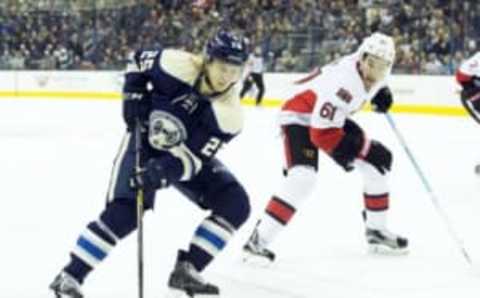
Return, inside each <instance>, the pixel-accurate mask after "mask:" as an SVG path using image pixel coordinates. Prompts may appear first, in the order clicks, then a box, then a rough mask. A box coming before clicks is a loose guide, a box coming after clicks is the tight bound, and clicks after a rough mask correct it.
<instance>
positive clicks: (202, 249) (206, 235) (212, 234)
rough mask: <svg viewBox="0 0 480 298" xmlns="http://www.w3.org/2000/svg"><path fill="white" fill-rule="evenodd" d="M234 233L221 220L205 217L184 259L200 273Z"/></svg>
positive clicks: (232, 229) (231, 228) (229, 226)
mask: <svg viewBox="0 0 480 298" xmlns="http://www.w3.org/2000/svg"><path fill="white" fill-rule="evenodd" d="M234 232H235V229H234V227H233V226H232V225H231V224H230V223H228V222H227V221H226V220H224V219H223V218H221V217H218V216H210V217H207V218H206V219H205V220H204V221H203V222H202V223H201V224H200V226H199V227H198V228H197V230H196V231H195V234H194V235H193V239H192V242H191V244H190V249H189V251H188V252H187V253H186V259H188V260H189V261H190V262H191V263H192V264H193V265H194V266H195V268H196V269H197V270H198V271H202V270H203V269H204V268H205V267H206V266H207V265H208V264H209V263H210V262H211V261H212V260H213V258H215V256H216V255H217V254H218V253H219V252H220V251H222V250H223V248H224V247H225V246H226V244H227V242H228V240H230V238H231V237H232V235H233V233H234Z"/></svg>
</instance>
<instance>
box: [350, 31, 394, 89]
mask: <svg viewBox="0 0 480 298" xmlns="http://www.w3.org/2000/svg"><path fill="white" fill-rule="evenodd" d="M358 52H359V53H360V57H361V58H360V59H361V61H362V64H363V65H364V66H363V71H364V72H366V73H365V74H366V75H367V77H369V79H370V80H374V81H380V80H382V79H384V78H385V77H386V76H387V75H388V74H389V73H390V72H391V70H392V66H393V63H394V62H395V43H394V41H393V38H391V37H390V36H388V35H386V34H383V33H379V32H375V33H373V34H372V35H370V36H368V37H367V38H365V39H364V40H363V42H362V44H361V45H360V48H359V49H358Z"/></svg>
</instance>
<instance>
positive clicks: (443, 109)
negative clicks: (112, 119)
mask: <svg viewBox="0 0 480 298" xmlns="http://www.w3.org/2000/svg"><path fill="white" fill-rule="evenodd" d="M8 98H9V99H12V98H21V99H52V100H120V99H121V94H120V93H117V92H69V91H0V99H8ZM242 103H243V104H244V105H246V106H254V105H255V100H254V99H253V98H248V97H247V98H245V99H244V100H242ZM282 103H283V100H281V99H271V98H265V99H264V100H263V101H262V107H268V108H275V107H280V106H281V105H282ZM362 110H363V111H371V107H370V106H369V105H366V106H365V107H364V108H363V109H362ZM391 111H392V112H393V113H399V114H421V115H436V116H453V117H465V116H468V113H467V111H465V109H464V108H463V107H461V106H434V105H413V104H395V105H394V106H393V107H392V110H391Z"/></svg>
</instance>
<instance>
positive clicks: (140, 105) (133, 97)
mask: <svg viewBox="0 0 480 298" xmlns="http://www.w3.org/2000/svg"><path fill="white" fill-rule="evenodd" d="M148 102H149V101H148V96H146V95H145V94H144V93H141V92H125V93H123V111H122V112H123V120H125V123H126V124H127V130H128V131H133V130H134V127H135V122H136V120H137V119H140V120H141V121H143V120H145V119H147V118H148V116H147V115H148V111H149V104H148Z"/></svg>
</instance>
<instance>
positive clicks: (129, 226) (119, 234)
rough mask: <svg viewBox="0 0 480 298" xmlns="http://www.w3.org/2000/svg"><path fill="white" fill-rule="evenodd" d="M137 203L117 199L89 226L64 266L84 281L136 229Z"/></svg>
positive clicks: (71, 273) (79, 238)
mask: <svg viewBox="0 0 480 298" xmlns="http://www.w3.org/2000/svg"><path fill="white" fill-rule="evenodd" d="M135 208H136V206H135V204H134V203H132V202H131V201H130V200H122V199H118V200H114V201H113V202H111V203H109V205H108V206H107V208H106V209H105V210H104V211H103V212H102V214H101V215H100V219H99V220H97V221H93V222H91V223H89V224H88V225H87V228H86V229H85V230H84V231H83V232H82V233H81V234H80V236H79V237H78V240H77V243H76V244H75V247H74V249H73V250H72V252H71V260H70V263H69V264H68V265H67V266H66V267H65V268H64V270H65V272H67V273H69V274H70V275H72V276H73V277H74V278H75V279H77V281H78V282H80V283H82V282H83V280H84V279H85V277H86V276H87V275H88V273H89V272H91V271H92V270H93V269H94V268H95V266H96V265H98V264H99V263H100V262H101V261H103V260H104V259H105V258H106V257H107V256H108V254H109V252H110V251H111V250H112V249H113V248H114V247H115V245H116V244H117V243H118V242H119V241H120V239H123V238H124V237H125V236H127V235H128V234H130V233H131V232H132V231H133V230H135V228H136V217H137V216H136V212H135Z"/></svg>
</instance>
